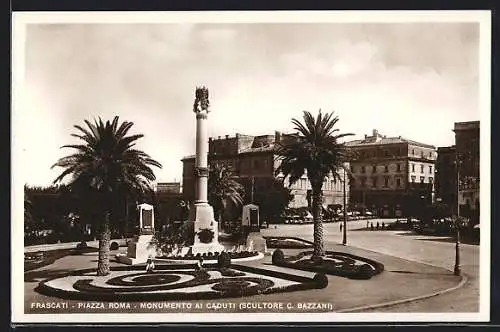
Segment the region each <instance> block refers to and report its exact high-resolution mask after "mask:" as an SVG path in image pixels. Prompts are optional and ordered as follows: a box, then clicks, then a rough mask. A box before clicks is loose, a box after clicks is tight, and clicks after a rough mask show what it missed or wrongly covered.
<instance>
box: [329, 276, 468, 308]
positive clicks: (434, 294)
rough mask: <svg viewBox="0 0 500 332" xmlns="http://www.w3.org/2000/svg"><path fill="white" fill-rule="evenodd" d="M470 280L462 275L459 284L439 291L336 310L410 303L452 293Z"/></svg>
mask: <svg viewBox="0 0 500 332" xmlns="http://www.w3.org/2000/svg"><path fill="white" fill-rule="evenodd" d="M468 280H469V279H468V278H467V277H466V276H465V275H462V279H461V280H460V282H459V283H458V284H457V285H455V286H453V287H450V288H446V289H443V290H440V291H437V292H434V293H430V294H425V295H420V296H415V297H410V298H406V299H402V300H396V301H390V302H384V303H378V304H372V305H366V306H360V307H354V308H349V309H343V310H339V311H336V312H340V313H342V312H354V311H363V310H369V309H378V308H384V307H390V306H394V305H398V304H403V303H409V302H414V301H419V300H425V299H428V298H431V297H435V296H438V295H442V294H446V293H450V292H452V291H454V290H457V289H459V288H461V287H463V286H464V285H465V284H466V283H467V281H468Z"/></svg>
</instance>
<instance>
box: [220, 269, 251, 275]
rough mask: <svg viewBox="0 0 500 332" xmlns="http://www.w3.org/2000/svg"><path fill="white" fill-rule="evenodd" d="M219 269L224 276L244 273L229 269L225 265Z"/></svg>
mask: <svg viewBox="0 0 500 332" xmlns="http://www.w3.org/2000/svg"><path fill="white" fill-rule="evenodd" d="M219 271H220V274H221V275H222V276H224V277H241V276H244V275H245V273H243V272H240V271H235V270H231V269H228V268H226V267H223V268H221V269H220V270H219Z"/></svg>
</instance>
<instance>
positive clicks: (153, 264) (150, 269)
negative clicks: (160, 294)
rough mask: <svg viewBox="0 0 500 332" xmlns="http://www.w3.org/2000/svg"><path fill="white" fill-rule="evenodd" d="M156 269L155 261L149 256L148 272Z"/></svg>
mask: <svg viewBox="0 0 500 332" xmlns="http://www.w3.org/2000/svg"><path fill="white" fill-rule="evenodd" d="M154 271H155V263H154V262H153V259H151V257H149V258H148V261H147V264H146V273H154Z"/></svg>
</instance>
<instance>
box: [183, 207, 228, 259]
mask: <svg viewBox="0 0 500 332" xmlns="http://www.w3.org/2000/svg"><path fill="white" fill-rule="evenodd" d="M189 212H190V216H189V220H192V221H193V222H194V234H195V235H194V244H193V246H192V247H191V249H192V254H193V255H196V254H205V253H206V254H208V253H210V252H211V253H215V252H219V253H220V252H222V251H224V250H225V248H224V246H223V245H222V244H220V243H219V227H218V223H217V222H216V221H215V218H214V210H213V208H212V206H210V204H208V203H205V202H200V203H195V204H194V205H193V207H192V209H191V210H190V211H189Z"/></svg>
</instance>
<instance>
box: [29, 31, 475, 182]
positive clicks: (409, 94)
mask: <svg viewBox="0 0 500 332" xmlns="http://www.w3.org/2000/svg"><path fill="white" fill-rule="evenodd" d="M478 34H479V32H478V27H477V25H474V24H469V23H464V24H220V25H215V24H65V25H62V24H51V25H46V24H45V25H33V26H30V27H29V28H28V33H27V43H26V45H27V49H26V86H25V89H26V93H27V94H28V93H29V96H28V99H29V103H28V104H27V105H26V108H25V109H23V113H24V114H25V116H26V117H27V118H31V119H36V120H37V123H30V124H26V128H29V131H32V130H34V131H35V132H36V133H37V134H38V135H39V137H40V138H39V139H37V140H33V139H31V140H30V139H28V140H27V141H26V142H27V143H26V144H27V146H26V147H25V148H26V151H27V153H26V154H25V156H24V158H25V159H24V164H25V165H32V164H37V165H39V167H38V168H40V169H41V170H42V169H43V171H40V172H28V173H29V174H28V177H29V179H28V181H29V182H30V183H37V182H47V181H50V180H51V179H53V177H54V176H53V175H50V174H51V173H50V172H49V171H47V168H48V167H50V165H51V164H53V163H54V162H55V159H57V157H58V156H59V155H60V153H61V152H60V151H59V150H58V146H60V145H62V144H64V143H66V141H67V140H68V139H70V136H69V134H70V133H71V130H72V129H71V128H72V126H73V125H74V124H76V123H82V122H83V120H84V119H91V118H93V117H95V116H102V117H103V118H112V117H113V116H114V115H120V117H121V119H122V120H131V121H133V122H134V123H135V126H134V130H136V131H138V132H142V133H144V134H145V137H144V139H143V140H142V142H141V143H140V147H141V148H143V149H144V150H145V151H146V152H148V153H149V154H150V155H152V156H153V158H155V159H157V160H159V161H160V162H161V163H162V164H163V165H164V169H163V170H161V171H158V172H157V175H158V178H159V180H163V181H165V180H172V179H173V178H174V177H175V178H177V179H179V178H180V176H181V171H182V169H181V167H182V165H181V163H180V161H179V160H180V158H181V157H182V156H183V155H188V154H192V153H193V152H194V137H193V135H194V130H195V121H194V114H193V113H192V102H193V98H194V89H195V87H196V86H197V85H202V84H203V85H206V86H208V87H209V89H210V94H211V98H210V99H211V104H212V109H213V112H212V113H211V114H210V116H209V126H210V127H209V133H210V134H211V135H212V136H219V135H220V136H223V135H225V134H233V133H235V132H241V133H247V134H264V133H272V132H273V131H274V130H283V131H286V130H290V129H291V124H290V119H291V118H292V117H301V114H302V111H303V110H309V111H312V112H316V111H317V110H318V109H320V108H321V109H323V110H324V111H332V110H335V112H336V113H337V114H338V115H339V117H340V122H339V125H340V126H341V130H342V131H349V132H355V133H356V134H358V135H360V136H363V134H364V133H368V132H370V131H371V129H373V128H378V129H379V130H380V131H382V132H384V131H385V132H386V133H387V135H402V136H408V137H409V138H411V139H415V140H423V141H425V142H427V143H430V144H436V145H442V144H452V143H453V134H452V132H451V128H452V126H453V122H454V121H459V120H462V119H465V120H469V119H477V118H479V113H478V101H477V100H478V52H477V50H478V41H479V36H478ZM436 119H439V122H436V121H435V120H436ZM39 123H43V126H39V127H38V128H35V126H36V125H37V124H38V125H39ZM423 128H425V130H423ZM45 130H46V131H50V133H47V135H44V134H43V132H44V131H45ZM35 150H36V151H39V152H40V154H32V153H31V152H29V153H28V151H35ZM42 152H43V156H42V154H41V153H42Z"/></svg>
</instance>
